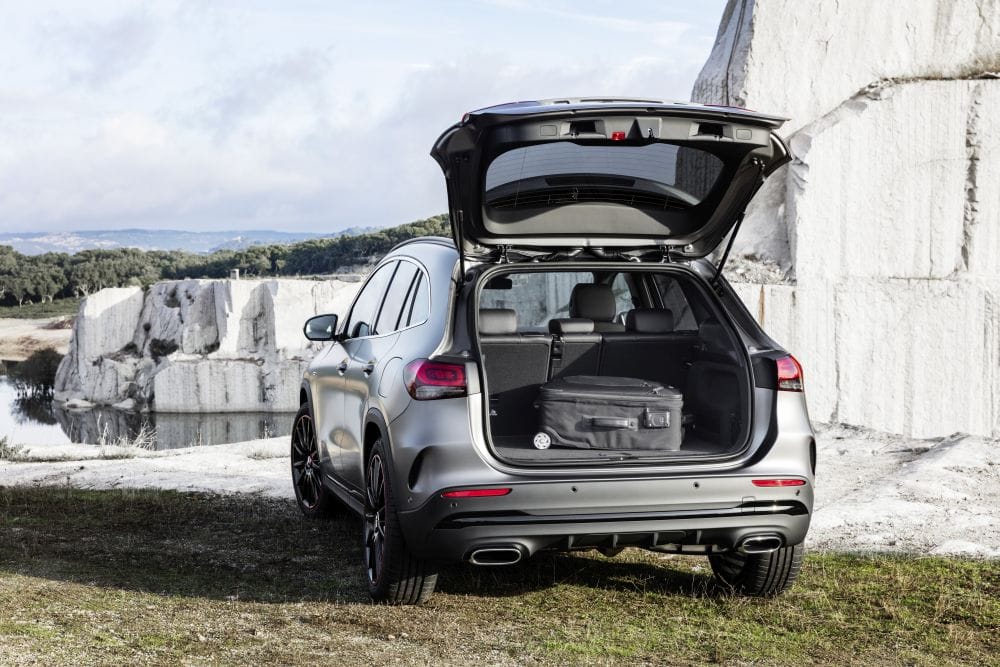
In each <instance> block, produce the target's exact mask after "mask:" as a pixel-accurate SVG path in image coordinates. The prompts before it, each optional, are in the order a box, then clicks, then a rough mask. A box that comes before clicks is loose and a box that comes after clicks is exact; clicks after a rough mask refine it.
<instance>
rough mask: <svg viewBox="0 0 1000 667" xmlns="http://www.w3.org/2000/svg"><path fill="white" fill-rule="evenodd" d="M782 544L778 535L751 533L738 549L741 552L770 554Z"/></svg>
mask: <svg viewBox="0 0 1000 667" xmlns="http://www.w3.org/2000/svg"><path fill="white" fill-rule="evenodd" d="M782 544H783V542H782V540H781V538H780V537H778V536H777V535H751V536H750V537H745V538H743V541H742V542H740V545H739V547H737V551H739V552H740V553H741V554H769V553H772V552H774V551H777V550H778V549H780V548H781V545H782Z"/></svg>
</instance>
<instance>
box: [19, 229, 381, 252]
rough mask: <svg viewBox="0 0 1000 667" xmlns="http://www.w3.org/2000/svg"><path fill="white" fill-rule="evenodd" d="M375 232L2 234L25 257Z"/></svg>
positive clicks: (203, 248) (212, 247)
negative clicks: (52, 253)
mask: <svg viewBox="0 0 1000 667" xmlns="http://www.w3.org/2000/svg"><path fill="white" fill-rule="evenodd" d="M374 229H375V228H374V227H349V228H347V229H344V230H341V231H338V232H335V233H332V234H310V233H307V232H278V231H271V230H250V231H222V232H187V231H179V230H169V229H108V230H98V231H86V232H24V233H2V234H0V245H6V246H12V247H13V248H14V250H16V251H17V252H19V253H21V254H22V255H41V254H43V253H47V252H65V253H69V254H73V253H77V252H80V251H81V250H111V249H114V248H138V249H140V250H182V251H186V252H195V253H209V252H215V251H216V250H241V249H243V248H248V247H252V246H259V245H282V244H289V243H296V242H298V241H308V240H312V239H320V238H337V237H339V236H353V235H356V234H363V233H365V232H370V231H373V230H374Z"/></svg>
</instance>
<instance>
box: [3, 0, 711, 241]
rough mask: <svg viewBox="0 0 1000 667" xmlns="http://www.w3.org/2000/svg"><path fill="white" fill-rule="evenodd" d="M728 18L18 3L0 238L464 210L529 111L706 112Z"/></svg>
mask: <svg viewBox="0 0 1000 667" xmlns="http://www.w3.org/2000/svg"><path fill="white" fill-rule="evenodd" d="M724 4H725V3H724V0H707V1H704V0H703V1H699V2H697V3H694V2H690V1H688V0H649V1H646V0H633V1H631V2H614V1H611V0H589V1H585V0H576V1H572V0H567V1H560V0H556V1H553V2H539V1H534V2H532V1H529V0H467V1H465V2H460V1H455V2H451V1H438V2H425V3H403V2H391V1H383V2H379V3H367V2H365V3H343V2H330V1H329V0H314V1H310V0H286V1H283V2H271V1H267V2H265V1H264V0H215V1H211V0H189V1H179V2H147V3H122V2H109V1H106V0H89V1H88V2H87V3H66V2H59V1H49V0H41V1H34V2H31V3H14V2H3V3H2V6H3V17H4V18H3V21H2V22H0V63H3V72H4V74H3V76H2V77H0V232H25V231H82V230H87V229H115V228H123V227H131V228H136V227H137V228H152V229H185V230H195V231H197V230H240V229H276V230H287V231H303V232H304V231H308V232H319V233H327V232H335V231H337V230H339V229H343V228H345V227H351V226H358V225H362V226H383V225H395V224H400V223H403V222H409V221H411V220H415V219H419V218H424V217H427V216H430V215H433V214H436V213H441V212H444V211H445V210H446V208H447V207H446V201H445V189H444V179H443V177H442V176H441V172H440V170H439V169H438V167H437V165H436V163H435V162H434V161H433V160H432V159H431V157H430V156H429V154H428V153H429V151H430V148H431V145H432V144H433V142H434V140H435V139H436V138H437V136H438V135H439V134H440V133H441V132H442V131H443V130H444V129H445V128H447V127H448V126H450V125H451V124H453V123H455V122H457V121H458V120H459V119H460V118H461V116H462V114H463V113H465V112H466V111H469V110H472V109H476V108H481V107H484V106H489V105H492V104H497V103H501V102H508V101H513V100H529V99H544V98H551V97H569V96H581V95H622V96H629V97H653V98H659V99H668V100H671V99H672V100H687V99H689V97H690V91H691V86H692V84H693V83H694V80H695V77H696V76H697V74H698V71H699V70H700V69H701V65H702V64H703V63H704V61H705V59H706V58H707V57H708V54H709V51H710V50H711V47H712V43H713V41H714V39H715V31H716V27H717V23H718V20H719V18H720V16H721V15H722V9H723V6H724Z"/></svg>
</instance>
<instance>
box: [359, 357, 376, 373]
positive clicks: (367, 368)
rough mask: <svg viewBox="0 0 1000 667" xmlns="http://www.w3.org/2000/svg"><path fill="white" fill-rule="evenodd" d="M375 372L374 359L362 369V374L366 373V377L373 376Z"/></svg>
mask: <svg viewBox="0 0 1000 667" xmlns="http://www.w3.org/2000/svg"><path fill="white" fill-rule="evenodd" d="M374 370H375V360H374V359H372V360H371V361H369V362H368V363H367V364H365V365H364V367H362V369H361V372H362V373H364V374H365V375H371V374H372V372H373V371H374Z"/></svg>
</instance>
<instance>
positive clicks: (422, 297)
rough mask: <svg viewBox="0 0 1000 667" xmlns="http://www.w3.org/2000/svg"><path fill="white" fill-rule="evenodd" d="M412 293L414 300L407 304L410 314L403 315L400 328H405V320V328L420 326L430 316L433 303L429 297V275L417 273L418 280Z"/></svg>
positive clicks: (421, 272)
mask: <svg viewBox="0 0 1000 667" xmlns="http://www.w3.org/2000/svg"><path fill="white" fill-rule="evenodd" d="M410 292H411V293H412V295H413V298H412V299H411V300H410V301H409V302H408V303H407V308H406V310H407V311H408V312H406V313H404V314H403V317H402V318H401V320H400V325H399V326H404V325H403V321H404V320H405V321H406V325H405V326H412V325H414V324H420V323H421V322H423V321H424V320H426V319H427V316H428V315H429V314H430V306H431V303H430V298H429V297H428V286H427V274H425V273H424V272H423V271H418V272H417V280H416V282H414V283H413V289H412V290H410Z"/></svg>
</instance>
